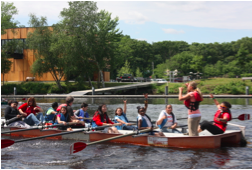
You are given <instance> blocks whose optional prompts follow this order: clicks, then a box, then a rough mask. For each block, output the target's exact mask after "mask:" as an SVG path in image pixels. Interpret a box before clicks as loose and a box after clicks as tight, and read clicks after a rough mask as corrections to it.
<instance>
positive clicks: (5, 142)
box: [1, 139, 15, 149]
mask: <svg viewBox="0 0 252 170" xmlns="http://www.w3.org/2000/svg"><path fill="white" fill-rule="evenodd" d="M14 143H15V141H13V140H10V139H2V140H1V149H3V148H7V147H9V146H11V145H13V144H14Z"/></svg>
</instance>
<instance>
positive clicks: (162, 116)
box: [157, 112, 167, 125]
mask: <svg viewBox="0 0 252 170" xmlns="http://www.w3.org/2000/svg"><path fill="white" fill-rule="evenodd" d="M166 118H167V116H166V115H165V114H163V112H161V113H160V115H159V118H158V120H157V125H161V124H162V122H163V120H164V119H166Z"/></svg>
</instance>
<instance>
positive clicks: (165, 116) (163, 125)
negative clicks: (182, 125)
mask: <svg viewBox="0 0 252 170" xmlns="http://www.w3.org/2000/svg"><path fill="white" fill-rule="evenodd" d="M177 125H178V123H177V119H176V116H175V114H174V113H173V112H172V105H170V104H168V105H166V107H165V110H162V111H161V112H160V114H159V117H158V120H157V126H158V127H159V128H160V129H161V130H162V132H169V133H181V132H180V131H178V130H177V129H176V127H177Z"/></svg>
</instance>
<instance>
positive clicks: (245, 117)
mask: <svg viewBox="0 0 252 170" xmlns="http://www.w3.org/2000/svg"><path fill="white" fill-rule="evenodd" d="M238 119H239V120H249V119H250V114H241V115H240V116H239V117H238Z"/></svg>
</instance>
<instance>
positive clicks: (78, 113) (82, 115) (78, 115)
mask: <svg viewBox="0 0 252 170" xmlns="http://www.w3.org/2000/svg"><path fill="white" fill-rule="evenodd" d="M87 109H88V104H87V103H85V102H83V103H82V104H81V108H80V109H79V110H76V111H75V112H74V116H75V117H76V119H78V120H80V121H84V122H85V123H90V120H88V119H84V118H89V114H88V112H87Z"/></svg>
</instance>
